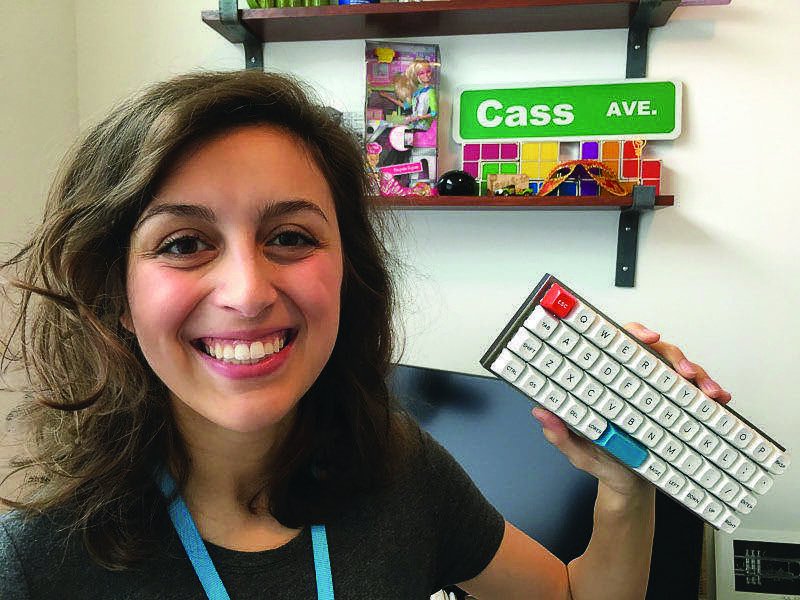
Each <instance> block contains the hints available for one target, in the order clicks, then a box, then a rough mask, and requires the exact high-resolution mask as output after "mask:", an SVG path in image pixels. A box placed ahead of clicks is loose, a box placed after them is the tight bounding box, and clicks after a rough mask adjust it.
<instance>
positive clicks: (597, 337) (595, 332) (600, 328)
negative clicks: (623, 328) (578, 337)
mask: <svg viewBox="0 0 800 600" xmlns="http://www.w3.org/2000/svg"><path fill="white" fill-rule="evenodd" d="M584 335H585V336H586V337H587V338H588V339H589V340H590V341H591V342H592V343H593V344H594V345H595V346H597V347H598V348H605V347H606V346H608V345H609V344H610V343H611V342H612V341H613V340H614V338H615V337H617V328H616V327H614V326H613V325H612V324H611V323H609V322H608V321H606V320H605V319H603V318H602V317H600V316H598V317H597V319H595V322H594V324H593V325H592V326H591V327H590V328H589V329H587V330H586V333H584Z"/></svg>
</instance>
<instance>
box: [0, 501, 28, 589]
mask: <svg viewBox="0 0 800 600" xmlns="http://www.w3.org/2000/svg"><path fill="white" fill-rule="evenodd" d="M9 523H11V518H10V517H9V515H2V516H0V598H2V599H3V600H29V595H28V584H27V581H26V579H25V573H24V572H23V570H22V562H21V560H20V557H19V554H18V553H17V549H16V546H15V545H14V539H13V538H12V536H11V533H10V529H9V528H8V527H7V524H9Z"/></svg>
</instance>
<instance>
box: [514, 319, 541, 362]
mask: <svg viewBox="0 0 800 600" xmlns="http://www.w3.org/2000/svg"><path fill="white" fill-rule="evenodd" d="M508 347H509V348H511V350H513V351H514V354H516V355H517V356H519V357H520V358H522V359H523V360H530V359H532V358H533V355H534V354H536V351H537V350H538V349H539V348H541V347H542V342H541V341H539V339H538V338H536V337H535V336H534V335H533V334H532V333H531V332H530V331H528V330H527V329H525V328H524V327H520V328H519V331H517V333H516V334H514V337H513V338H511V341H509V342H508Z"/></svg>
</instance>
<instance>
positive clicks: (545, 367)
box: [530, 344, 564, 377]
mask: <svg viewBox="0 0 800 600" xmlns="http://www.w3.org/2000/svg"><path fill="white" fill-rule="evenodd" d="M530 362H531V364H532V365H533V366H534V367H536V368H537V369H538V370H539V371H540V372H541V373H544V374H545V375H547V376H548V377H550V376H551V375H552V374H553V373H555V372H556V370H558V367H560V366H561V363H562V362H564V359H563V358H561V355H560V354H559V353H558V352H556V351H555V350H553V349H551V348H550V346H548V345H547V344H542V347H541V348H539V351H538V352H537V353H536V354H534V355H533V360H531V361H530Z"/></svg>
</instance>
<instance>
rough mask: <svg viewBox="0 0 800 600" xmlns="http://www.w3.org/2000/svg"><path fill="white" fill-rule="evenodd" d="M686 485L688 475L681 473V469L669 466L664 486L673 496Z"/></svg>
mask: <svg viewBox="0 0 800 600" xmlns="http://www.w3.org/2000/svg"><path fill="white" fill-rule="evenodd" d="M684 485H686V477H684V476H683V475H681V473H680V471H676V470H675V469H672V468H670V467H667V474H666V475H665V476H664V485H663V486H662V487H663V488H664V489H665V490H667V491H668V492H669V493H670V494H672V495H673V496H677V495H678V494H679V493H680V491H681V490H682V489H683V486H684Z"/></svg>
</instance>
